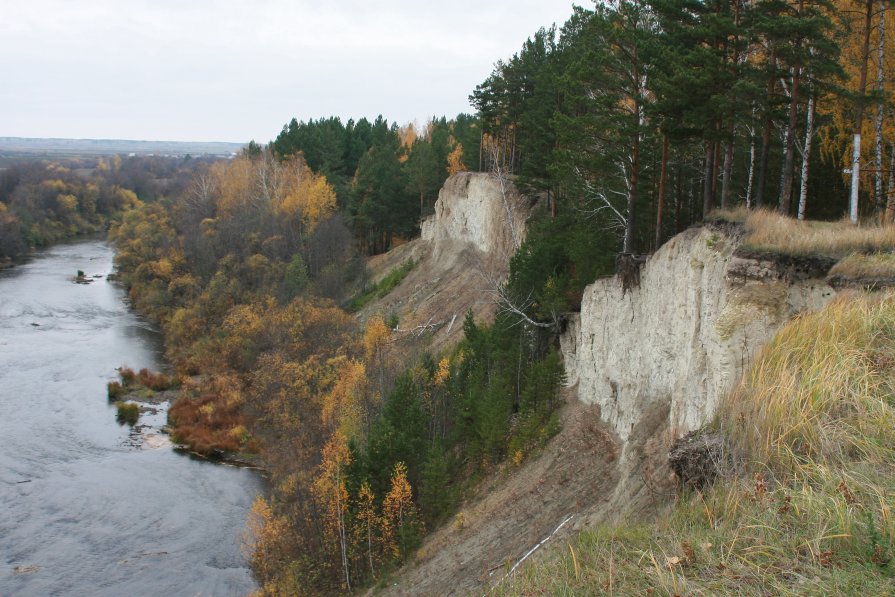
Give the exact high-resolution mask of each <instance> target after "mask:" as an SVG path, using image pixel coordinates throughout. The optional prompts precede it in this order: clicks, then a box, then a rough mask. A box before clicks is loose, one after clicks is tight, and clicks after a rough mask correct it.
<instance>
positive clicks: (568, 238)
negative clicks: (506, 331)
mask: <svg viewBox="0 0 895 597" xmlns="http://www.w3.org/2000/svg"><path fill="white" fill-rule="evenodd" d="M617 248H618V241H617V239H616V237H615V236H614V235H612V234H609V233H607V232H604V231H599V230H597V231H595V230H594V229H593V223H592V222H591V221H589V220H587V219H586V218H581V217H577V216H574V215H573V214H565V213H563V214H559V215H558V216H557V217H555V218H551V217H548V215H547V214H544V213H543V212H541V213H538V214H536V216H535V217H534V218H533V220H532V222H531V224H530V229H529V232H528V235H527V237H526V239H525V242H524V243H522V246H521V247H520V248H519V250H518V251H517V252H516V254H515V255H514V256H513V258H512V260H511V262H510V277H509V281H508V283H507V288H508V290H509V292H510V295H511V296H512V297H513V298H514V299H515V300H516V301H517V302H518V303H519V304H523V303H525V302H530V303H531V311H532V313H531V314H532V316H533V318H534V319H542V320H543V319H549V317H550V314H551V313H562V312H564V311H569V310H577V309H578V308H579V307H580V304H581V293H582V291H583V290H584V287H585V286H586V285H587V284H590V283H591V282H593V281H594V280H595V279H597V278H599V277H601V276H606V275H610V274H612V273H613V271H614V267H615V252H616V250H617Z"/></svg>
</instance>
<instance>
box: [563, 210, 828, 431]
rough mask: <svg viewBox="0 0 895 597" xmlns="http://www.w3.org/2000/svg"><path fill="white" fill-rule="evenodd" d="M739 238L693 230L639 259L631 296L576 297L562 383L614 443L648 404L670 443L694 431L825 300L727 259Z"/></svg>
mask: <svg viewBox="0 0 895 597" xmlns="http://www.w3.org/2000/svg"><path fill="white" fill-rule="evenodd" d="M740 237H741V233H739V232H737V231H736V230H735V229H731V228H724V227H701V228H693V229H690V230H687V231H685V232H684V233H682V234H679V235H678V236H676V237H674V238H673V239H671V240H670V241H668V243H666V244H665V245H664V246H663V247H662V248H661V249H660V250H659V251H657V252H656V253H655V254H654V255H653V256H651V257H650V258H649V260H648V261H647V262H646V263H645V264H644V266H643V268H642V270H641V278H640V279H641V282H640V287H639V288H635V289H633V290H630V291H629V292H628V293H627V294H625V295H623V294H622V289H621V286H620V284H619V283H618V281H617V280H615V279H614V278H611V279H604V280H599V281H597V282H595V283H594V284H592V285H590V286H588V287H587V288H586V290H585V292H584V297H583V300H582V303H581V313H580V314H578V315H575V316H573V317H572V318H571V320H570V322H569V327H568V329H567V331H566V333H565V334H564V335H563V337H562V338H561V345H562V349H563V354H564V357H565V363H566V370H567V375H568V378H569V382H570V384H574V383H577V384H578V397H579V399H580V400H582V401H584V402H585V403H588V404H597V405H599V406H600V409H601V412H602V416H603V419H604V420H605V421H607V422H608V423H609V424H610V425H611V426H612V427H613V428H614V429H615V431H616V432H617V433H618V435H619V437H620V438H621V440H622V441H626V440H627V439H628V438H629V436H630V434H631V432H632V430H633V429H634V428H635V427H636V426H637V424H638V423H639V421H640V420H641V418H642V416H643V414H644V413H645V412H647V411H648V410H650V409H652V408H654V407H655V405H656V404H657V403H658V404H662V403H665V404H667V405H668V406H669V409H668V413H669V415H668V416H669V425H670V429H671V431H672V433H673V434H674V435H676V436H680V435H683V434H685V433H687V432H689V431H692V430H694V429H697V428H699V427H700V426H701V425H702V424H704V423H705V422H707V420H708V419H709V418H710V417H711V416H712V414H713V413H714V410H715V407H716V406H717V405H718V402H719V401H720V400H721V398H722V397H723V396H724V395H725V394H726V393H727V392H729V391H730V389H731V388H732V387H733V385H734V384H735V383H736V382H737V381H738V380H739V378H740V377H741V375H742V374H743V372H744V371H745V369H746V367H747V366H748V365H749V363H750V362H751V361H752V358H753V356H754V354H755V352H756V350H757V349H758V348H760V347H761V346H762V345H763V344H765V343H766V342H767V341H768V340H770V339H771V337H772V336H773V335H774V333H775V332H776V331H777V330H778V329H779V328H780V326H782V325H783V324H784V323H785V322H787V321H788V320H789V319H790V318H791V317H793V316H794V315H795V314H797V313H800V312H802V311H805V310H815V309H819V308H820V307H822V306H823V305H824V304H826V302H827V301H829V299H830V298H831V297H832V296H833V295H834V294H835V291H834V290H833V289H832V288H831V287H830V286H829V285H827V284H826V282H825V281H824V280H823V278H822V277H820V278H814V277H811V276H810V272H809V273H808V274H802V275H797V274H794V273H793V272H794V271H795V270H793V269H792V268H791V267H787V268H781V267H780V266H779V264H776V263H775V262H773V261H767V260H764V261H763V260H759V259H753V258H748V257H739V256H737V255H736V254H735V250H736V248H737V246H738V245H739V242H740V240H741V238H740Z"/></svg>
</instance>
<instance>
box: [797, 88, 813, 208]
mask: <svg viewBox="0 0 895 597" xmlns="http://www.w3.org/2000/svg"><path fill="white" fill-rule="evenodd" d="M814 108H815V103H814V95H813V94H812V95H811V97H809V98H808V122H807V123H806V124H805V150H804V151H803V152H802V186H801V188H799V216H798V217H799V219H800V220H804V219H805V205H806V204H807V202H808V165H809V163H810V162H811V140H812V138H813V137H814Z"/></svg>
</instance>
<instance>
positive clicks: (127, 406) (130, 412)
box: [115, 402, 140, 427]
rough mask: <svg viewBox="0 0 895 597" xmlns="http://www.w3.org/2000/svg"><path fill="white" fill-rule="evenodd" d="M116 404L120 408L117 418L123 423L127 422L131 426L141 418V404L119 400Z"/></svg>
mask: <svg viewBox="0 0 895 597" xmlns="http://www.w3.org/2000/svg"><path fill="white" fill-rule="evenodd" d="M115 406H116V407H117V408H118V414H117V415H116V417H115V418H117V419H118V422H119V423H121V424H122V425H124V424H125V423H127V424H128V425H130V426H131V427H133V426H134V425H136V423H137V420H138V419H139V418H140V407H139V406H137V405H136V404H134V403H133V402H118V403H116V404H115Z"/></svg>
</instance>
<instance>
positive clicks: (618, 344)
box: [381, 226, 835, 595]
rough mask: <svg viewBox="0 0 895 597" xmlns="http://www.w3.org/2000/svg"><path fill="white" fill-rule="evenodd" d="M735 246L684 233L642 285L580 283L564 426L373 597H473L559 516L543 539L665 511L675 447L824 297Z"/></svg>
mask: <svg viewBox="0 0 895 597" xmlns="http://www.w3.org/2000/svg"><path fill="white" fill-rule="evenodd" d="M741 240H742V233H741V231H740V230H739V229H738V228H736V227H731V226H714V227H712V226H709V227H702V228H693V229H691V230H688V231H686V232H685V233H683V234H681V235H679V236H678V237H676V238H675V239H672V240H671V241H669V242H668V243H667V244H666V245H665V246H664V247H663V248H662V249H660V250H659V251H658V252H657V253H656V254H655V255H653V256H651V257H650V259H649V261H648V262H647V263H646V264H645V265H644V267H643V269H642V272H641V285H640V287H639V288H636V289H634V290H633V291H629V292H628V293H626V294H623V293H622V291H621V287H620V284H619V282H618V281H617V280H616V279H614V278H609V279H605V280H599V281H597V282H595V283H594V284H593V285H591V286H589V287H588V288H587V289H586V291H585V296H584V301H583V303H582V311H581V313H580V315H573V316H572V318H571V322H570V326H569V329H568V331H567V332H566V334H565V335H564V336H563V337H562V338H561V343H562V347H563V353H564V357H565V361H566V367H567V371H568V373H569V380H570V384H572V385H571V386H570V387H569V388H567V390H566V405H565V407H564V410H563V412H562V420H563V429H562V431H561V432H560V433H559V434H558V435H557V437H555V438H554V439H553V440H552V441H551V442H549V444H548V445H547V446H546V447H545V449H544V451H543V453H542V454H541V455H540V456H539V457H537V458H534V459H532V460H531V461H529V462H526V463H523V465H522V466H521V467H518V468H515V467H512V466H510V467H509V469H508V470H507V471H504V472H503V473H500V474H495V475H494V477H493V478H491V479H489V480H488V481H487V482H486V483H484V484H483V486H482V487H481V489H480V491H479V496H478V497H476V498H474V499H472V500H470V501H469V502H468V503H467V504H466V505H465V507H464V508H463V509H462V510H461V511H460V513H459V514H458V515H457V516H456V517H455V518H454V520H453V521H451V522H449V523H448V524H446V525H444V526H443V527H442V528H440V529H438V530H436V531H435V532H434V533H433V534H432V535H431V536H430V537H428V538H427V539H426V541H425V542H424V544H423V546H422V548H421V549H420V550H419V552H418V554H417V556H416V557H415V559H414V560H413V561H411V562H410V563H408V564H407V565H406V566H405V568H404V570H402V571H400V572H399V574H397V575H396V576H395V578H394V579H393V580H392V583H393V584H392V585H391V586H389V587H387V588H385V589H383V590H382V591H381V593H382V594H385V595H455V594H456V595H465V594H482V593H483V592H486V591H487V589H488V587H489V586H490V585H492V584H493V583H495V582H499V581H500V579H501V578H502V577H503V576H504V575H505V574H506V572H507V571H508V570H510V569H511V568H512V566H513V565H514V564H515V563H516V562H518V561H519V560H521V559H522V558H523V557H524V556H525V555H526V553H528V552H529V550H531V549H532V548H533V547H534V546H536V545H537V544H538V543H539V542H541V541H542V540H543V539H545V538H546V537H548V536H550V535H551V534H552V533H553V532H554V531H555V530H556V529H557V527H559V526H560V525H561V523H563V522H564V521H567V520H568V522H567V524H565V525H564V526H562V528H561V529H560V530H559V531H558V532H557V533H556V535H555V536H553V537H552V539H551V541H553V542H556V541H561V540H562V538H563V537H564V535H565V534H566V533H570V532H572V531H574V530H575V529H577V528H581V527H583V526H587V525H591V524H594V523H596V522H600V521H604V520H609V519H613V518H616V517H624V516H647V515H649V514H650V513H653V512H655V511H656V510H657V509H658V508H661V507H663V506H664V505H665V504H668V503H670V502H671V498H672V497H673V495H674V493H675V480H674V477H673V474H672V473H671V471H670V469H669V467H668V451H669V447H670V445H671V443H672V441H673V440H674V439H675V438H676V437H679V436H680V435H681V434H683V433H684V432H686V431H688V430H690V429H693V428H695V427H697V426H698V425H699V424H701V423H702V422H704V421H705V420H706V418H707V417H709V416H710V415H711V413H712V411H713V410H714V408H715V406H716V405H717V402H718V400H719V399H720V397H721V396H723V395H724V393H726V392H727V391H728V390H729V389H730V387H731V386H732V385H733V384H734V383H735V382H736V381H737V379H738V378H739V376H740V375H741V373H742V371H743V370H744V369H745V367H746V366H747V365H748V363H749V362H750V361H751V358H752V355H753V354H754V353H755V351H756V350H757V349H758V348H759V347H760V346H761V345H762V344H763V343H764V342H766V341H767V339H769V338H770V337H771V336H772V335H773V333H774V332H775V331H776V330H777V329H778V328H779V327H780V326H781V325H783V324H784V323H785V322H786V321H788V320H789V319H790V318H791V317H792V316H793V315H794V314H796V313H799V312H801V311H804V310H812V309H815V308H819V307H820V306H822V305H823V304H825V303H826V302H827V301H828V300H829V299H830V298H831V297H832V296H833V294H834V293H835V291H834V290H833V289H832V288H830V286H829V285H827V284H826V283H825V281H824V279H823V275H822V274H821V275H815V274H816V273H815V272H810V271H807V272H806V271H800V270H799V269H798V268H793V267H791V264H790V265H781V264H780V263H775V262H773V261H766V260H761V259H759V258H753V257H749V256H744V255H741V254H738V253H737V251H736V249H737V247H738V246H739V243H740V242H741ZM443 275H444V274H443ZM570 516H571V518H569V517H570ZM538 553H540V552H538ZM538 553H535V554H534V555H533V556H532V557H533V558H536V557H537V556H538Z"/></svg>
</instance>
